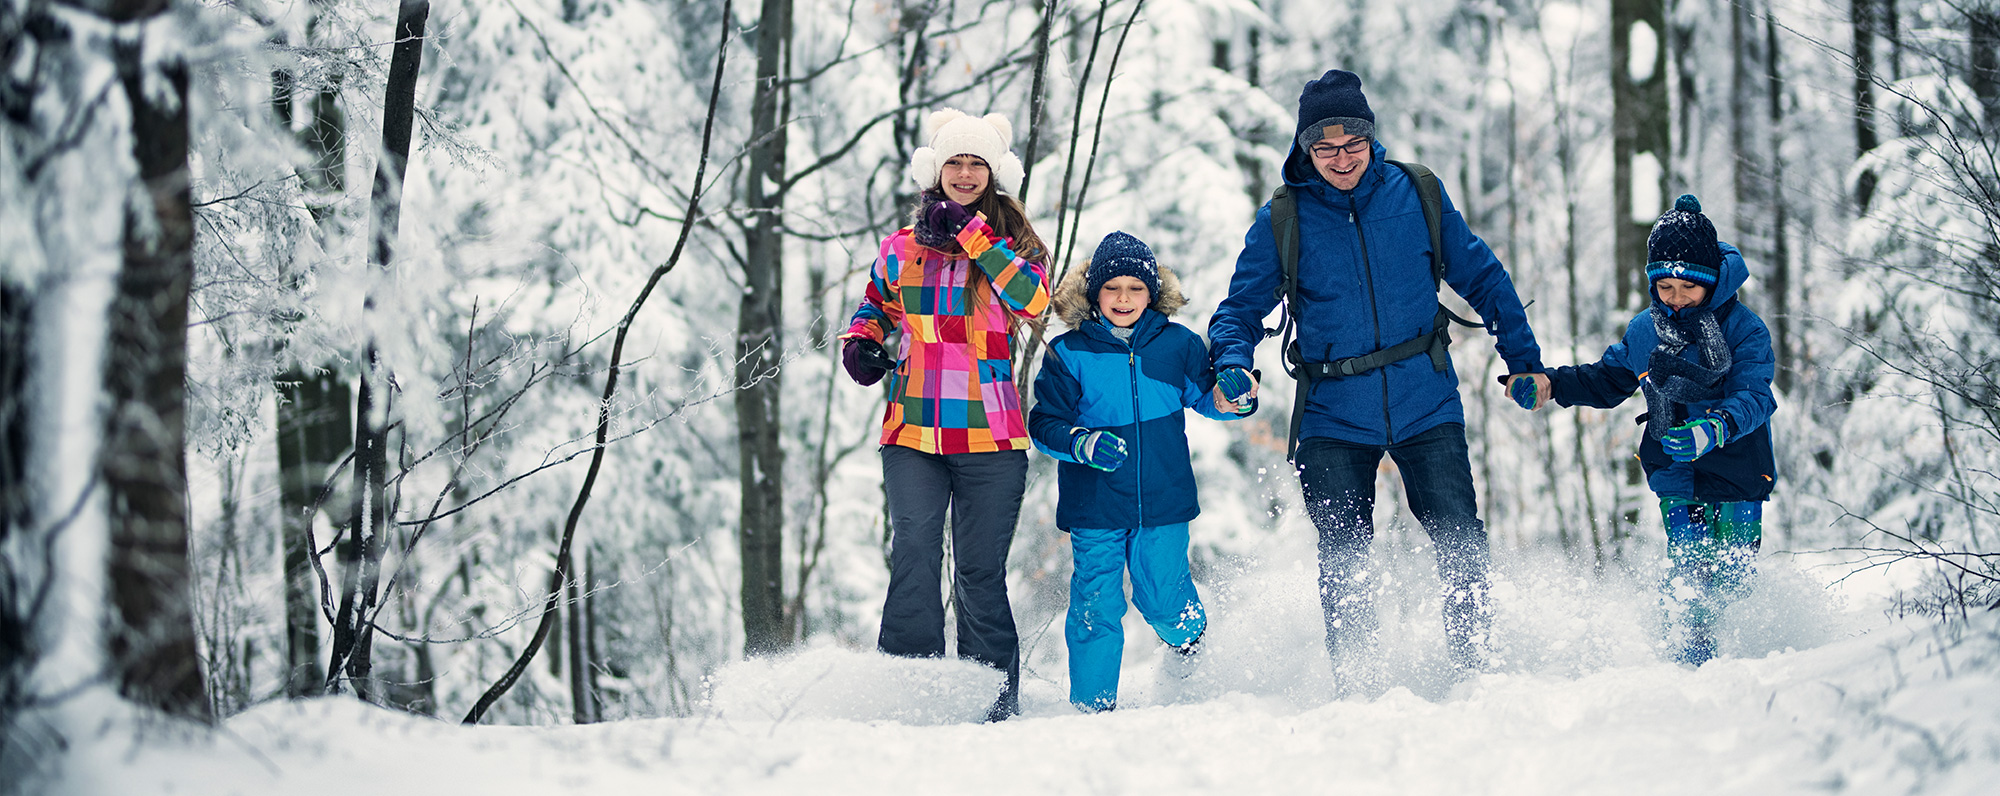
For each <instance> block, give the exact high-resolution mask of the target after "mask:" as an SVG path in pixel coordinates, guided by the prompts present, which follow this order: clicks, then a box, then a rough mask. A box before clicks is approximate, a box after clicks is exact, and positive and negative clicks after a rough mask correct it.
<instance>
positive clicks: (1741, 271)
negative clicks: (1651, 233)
mask: <svg viewBox="0 0 2000 796" xmlns="http://www.w3.org/2000/svg"><path fill="white" fill-rule="evenodd" d="M1715 245H1716V246H1717V247H1718V248H1720V249H1722V269H1721V270H1722V273H1721V274H1720V275H1719V276H1718V277H1717V278H1716V280H1715V290H1714V291H1713V292H1712V293H1710V294H1709V296H1708V300H1707V301H1705V302H1702V306H1704V307H1709V308H1712V309H1720V308H1721V307H1722V305H1724V304H1728V303H1729V302H1731V301H1735V300H1736V291H1738V290H1741V289H1742V288H1743V283H1745V282H1748V281H1750V266H1749V264H1747V263H1745V262H1743V253H1742V252H1740V251H1737V250H1736V247H1735V246H1731V245H1729V244H1727V243H1721V242H1717V243H1716V244H1715ZM1646 293H1647V294H1649V295H1651V296H1652V297H1653V305H1654V306H1656V307H1660V308H1662V309H1665V308H1666V306H1667V305H1665V304H1662V303H1660V291H1659V290H1657V289H1655V288H1654V287H1653V283H1652V282H1647V283H1646ZM1668 311H1669V312H1672V310H1668Z"/></svg>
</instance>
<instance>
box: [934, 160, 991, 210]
mask: <svg viewBox="0 0 2000 796" xmlns="http://www.w3.org/2000/svg"><path fill="white" fill-rule="evenodd" d="M938 177H939V180H940V181H941V182H942V183H943V185H944V197H945V198H946V199H950V200H952V201H954V202H957V203H959V204H962V205H970V204H972V203H973V202H976V201H979V197H981V196H984V195H985V194H986V186H987V185H988V184H990V183H992V182H993V171H992V170H991V169H990V168H988V167H987V165H986V160H985V159H984V158H981V157H979V156H978V155H952V156H951V157H950V158H949V159H947V160H945V162H944V173H943V174H940V175H938Z"/></svg>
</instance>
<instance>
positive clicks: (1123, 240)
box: [1083, 231, 1160, 306]
mask: <svg viewBox="0 0 2000 796" xmlns="http://www.w3.org/2000/svg"><path fill="white" fill-rule="evenodd" d="M1121 276H1130V277H1137V278H1138V280H1139V281H1141V282H1144V283H1146V290H1148V291H1150V292H1151V293H1152V296H1151V301H1152V302H1157V301H1159V300H1160V263H1159V261H1158V260H1155V259H1153V250H1152V249H1151V248H1148V247H1147V246H1146V243H1145V241H1142V240H1139V239H1138V238H1135V237H1132V235H1131V234H1130V233H1127V232H1124V231H1119V232H1113V233H1111V234H1109V235H1106V236H1104V241H1103V242H1102V243H1099V244H1097V251H1096V252H1094V253H1092V254H1091V255H1090V272H1089V273H1088V274H1087V275H1086V276H1085V277H1084V292H1083V295H1084V296H1086V297H1088V298H1089V300H1090V303H1091V305H1092V306H1095V305H1096V304H1097V291H1099V290H1102V289H1104V283H1106V282H1109V281H1111V280H1113V279H1116V278H1118V277H1121Z"/></svg>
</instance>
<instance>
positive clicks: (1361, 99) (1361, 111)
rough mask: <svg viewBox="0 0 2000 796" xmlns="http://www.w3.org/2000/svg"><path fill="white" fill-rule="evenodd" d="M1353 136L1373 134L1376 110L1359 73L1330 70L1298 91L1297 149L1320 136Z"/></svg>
mask: <svg viewBox="0 0 2000 796" xmlns="http://www.w3.org/2000/svg"><path fill="white" fill-rule="evenodd" d="M1342 135H1356V136H1360V137H1362V138H1374V137H1375V112H1374V111H1372V110H1369V109H1368V97H1366V96H1364V95H1363V94H1362V93H1361V76H1360V75H1357V74H1354V73H1353V72H1346V71H1342V70H1339V69H1329V70H1327V72H1326V74H1324V75H1320V77H1319V79H1318V80H1314V81H1312V82H1310V83H1307V84H1306V88H1305V90H1304V91H1301V92H1299V132H1298V136H1297V138H1296V140H1297V141H1298V142H1299V148H1300V149H1305V148H1308V147H1311V146H1312V145H1313V144H1314V143H1315V142H1317V141H1319V140H1320V139H1322V138H1332V137H1335V136H1342Z"/></svg>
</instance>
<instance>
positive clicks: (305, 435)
mask: <svg viewBox="0 0 2000 796" xmlns="http://www.w3.org/2000/svg"><path fill="white" fill-rule="evenodd" d="M278 395H279V396H280V400H279V403H278V499H279V502H280V506H281V509H282V510H281V511H280V517H281V521H280V525H279V528H280V529H279V533H280V535H281V537H282V538H281V542H282V547H283V549H284V570H285V661H286V671H287V672H289V674H288V675H287V676H286V678H285V695H286V696H288V697H294V698H296V697H306V696H311V695H313V694H317V693H320V692H321V691H322V690H324V689H325V683H326V674H325V672H324V670H322V669H321V668H320V663H319V653H320V649H319V644H320V638H319V622H320V603H319V590H318V586H319V584H318V581H317V580H316V579H315V577H314V575H313V566H312V559H313V556H314V555H315V551H314V550H313V549H312V540H311V536H310V535H309V534H310V532H311V530H312V525H313V519H314V518H315V517H316V516H318V514H319V511H318V509H319V507H320V506H321V505H322V504H323V502H324V498H323V496H322V495H321V494H320V493H321V491H322V490H323V489H324V487H325V486H326V481H325V479H326V477H327V474H328V472H329V471H330V470H332V468H333V466H334V464H335V463H337V462H338V461H339V460H340V457H341V454H342V453H344V452H346V450H347V445H348V441H349V440H351V439H352V434H353V429H352V426H351V425H350V423H349V422H348V420H349V418H348V416H347V412H348V408H347V407H348V401H350V400H352V399H351V398H350V397H349V394H348V389H347V384H346V383H345V382H343V381H341V380H340V378H339V377H338V376H336V375H335V374H333V373H332V372H330V371H322V372H319V373H314V374H308V373H306V372H305V371H304V370H303V369H298V368H294V369H292V370H290V371H287V372H286V373H285V374H284V375H282V376H280V377H279V381H278Z"/></svg>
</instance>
